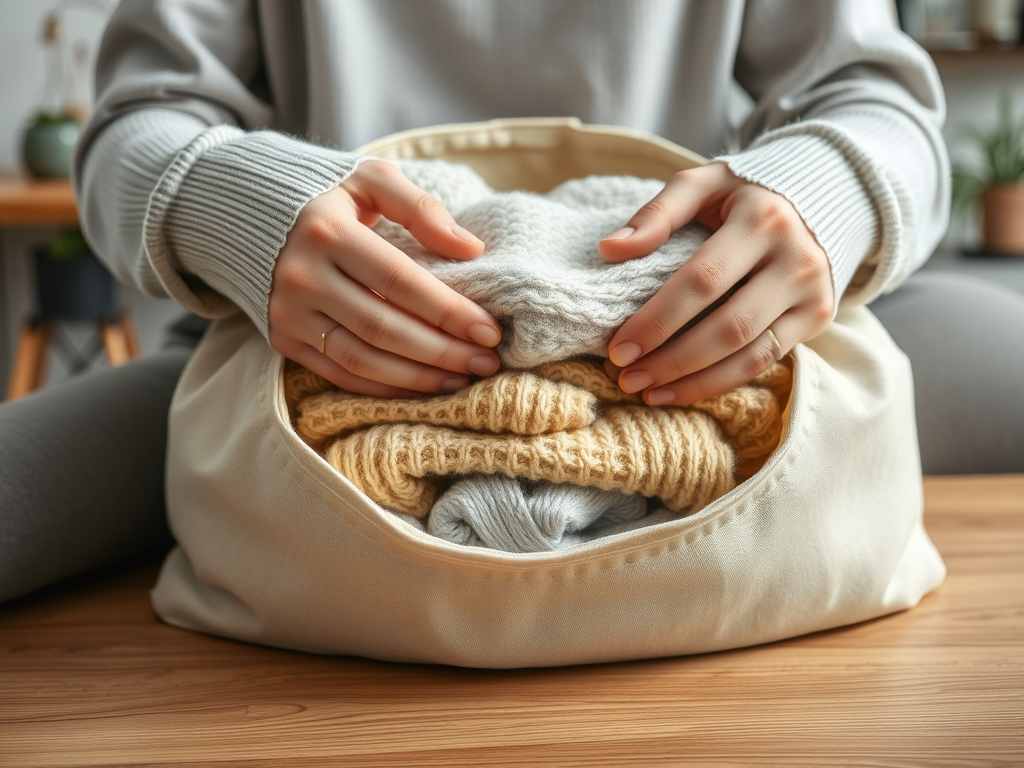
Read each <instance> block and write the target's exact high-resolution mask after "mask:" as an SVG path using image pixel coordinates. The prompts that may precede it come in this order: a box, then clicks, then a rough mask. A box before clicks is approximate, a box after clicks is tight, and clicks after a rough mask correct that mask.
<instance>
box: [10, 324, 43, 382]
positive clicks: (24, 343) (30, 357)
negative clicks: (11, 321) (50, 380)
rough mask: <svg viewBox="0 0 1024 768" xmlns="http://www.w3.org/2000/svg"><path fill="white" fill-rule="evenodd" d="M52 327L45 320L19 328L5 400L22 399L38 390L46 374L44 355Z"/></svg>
mask: <svg viewBox="0 0 1024 768" xmlns="http://www.w3.org/2000/svg"><path fill="white" fill-rule="evenodd" d="M52 333H53V326H52V325H51V324H50V322H49V321H46V320H32V321H29V322H27V323H25V325H23V326H22V327H21V335H20V336H19V338H18V352H17V354H16V356H15V359H14V368H13V369H12V370H11V378H10V380H9V381H8V383H7V399H8V400H14V399H15V398H18V397H24V396H25V395H27V394H28V393H29V392H31V391H33V390H35V389H39V387H41V386H42V384H43V377H44V376H45V374H46V353H47V349H48V348H49V345H50V335H51V334H52Z"/></svg>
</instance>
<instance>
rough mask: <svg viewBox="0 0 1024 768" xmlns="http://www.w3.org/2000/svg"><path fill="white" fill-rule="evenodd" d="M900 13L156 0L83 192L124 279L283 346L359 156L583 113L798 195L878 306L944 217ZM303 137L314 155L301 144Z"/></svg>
mask: <svg viewBox="0 0 1024 768" xmlns="http://www.w3.org/2000/svg"><path fill="white" fill-rule="evenodd" d="M890 5H891V3H890V2H889V0H833V1H831V2H828V1H827V0H815V2H806V0H748V1H746V2H745V1H744V0H716V2H704V1H702V0H632V1H630V2H627V1H625V0H515V2H501V0H302V2H284V1H283V0H253V1H246V0H208V1H207V2H204V3H201V4H198V3H193V2H186V0H148V1H143V0H139V1H137V2H124V3H122V4H121V6H120V7H119V8H118V10H117V12H116V13H115V14H114V17H113V19H112V21H111V24H110V27H109V29H108V30H107V32H106V34H105V36H104V39H103V45H102V49H101V52H100V58H99V64H98V72H97V82H98V95H99V103H98V108H97V110H96V113H95V115H94V118H93V120H92V122H91V124H90V126H89V128H88V130H87V131H86V134H85V136H84V139H83V141H82V142H81V144H80V150H79V156H78V161H77V164H76V174H75V181H76V185H77V189H78V194H79V198H80V201H81V208H82V213H83V222H84V228H85V231H86V235H87V237H88V238H89V240H90V242H91V243H92V244H93V245H94V247H95V248H96V249H97V251H98V252H99V253H100V255H101V257H102V258H103V259H104V260H105V261H106V262H107V263H108V264H109V265H110V266H111V268H112V269H113V270H114V271H115V273H117V274H118V275H119V276H120V277H121V278H122V279H123V280H126V281H131V282H135V283H136V284H138V285H139V286H141V287H142V288H143V289H144V290H145V291H147V292H149V293H151V294H154V295H170V296H172V297H173V298H175V299H177V300H178V301H179V302H180V303H182V304H183V305H185V306H186V307H189V308H190V309H193V310H195V311H197V312H200V313H202V314H205V315H209V316H220V315H224V314H227V313H230V312H233V311H236V307H240V308H241V309H242V310H244V311H245V312H246V313H247V314H248V315H249V316H250V317H251V318H252V319H253V321H254V322H255V323H256V325H257V326H258V327H259V328H260V329H262V330H263V332H264V333H265V332H266V326H267V314H266V305H267V299H268V296H269V292H270V288H271V278H272V271H273V266H274V260H275V258H276V256H277V253H278V251H279V250H280V248H281V246H282V245H283V243H284V240H285V237H286V236H287V233H288V231H289V229H290V227H291V226H292V224H293V223H294V220H295V218H296V216H297V215H298V212H299V211H300V210H301V208H302V206H303V205H304V204H305V203H306V202H307V201H309V200H310V199H312V198H313V197H315V196H317V195H319V194H321V193H323V192H324V191H326V190H327V189H330V188H331V187H332V186H334V185H335V184H337V183H338V182H339V181H340V180H341V179H343V178H344V177H345V176H346V175H347V174H348V173H350V172H351V170H352V168H353V167H354V165H355V163H356V161H357V158H356V157H355V156H354V155H353V154H351V153H350V152H347V151H345V150H350V149H351V148H353V147H356V146H358V145H360V144H362V143H364V142H366V141H368V140H370V139H373V138H376V137H379V136H381V135H384V134H387V133H391V132H394V131H397V130H402V129H406V128H411V127H417V126H423V125H430V124H436V123H446V122H459V121H471V120H482V119H488V118H493V117H515V116H545V115H575V116H577V117H580V118H581V119H583V120H584V121H586V122H593V123H605V124H618V125H624V126H628V127H631V128H636V129H640V130H646V131H649V132H651V133H655V134H658V135H661V136H664V137H666V138H668V139H671V140H673V141H675V142H677V143H679V144H682V145H684V146H687V147H689V148H691V149H694V150H696V151H698V152H700V153H702V154H705V155H707V156H716V155H720V154H721V153H722V152H724V151H725V149H726V137H727V135H728V133H729V126H728V124H727V114H726V108H727V92H728V90H729V88H730V87H731V84H732V83H733V81H735V82H736V83H738V84H739V86H740V87H741V88H742V89H744V90H745V91H746V92H747V93H748V94H749V95H750V96H751V98H752V99H753V101H754V108H753V111H752V112H751V114H750V116H749V117H748V118H747V119H746V121H745V123H744V124H743V125H742V126H741V127H740V130H739V135H738V138H739V142H740V144H741V146H742V147H744V149H743V150H742V151H740V152H738V153H734V154H730V155H727V156H725V157H724V158H723V159H724V160H725V161H726V162H728V164H729V165H730V167H731V168H732V169H733V171H734V172H736V173H737V174H739V175H741V176H743V177H745V178H747V179H749V180H751V181H754V182H756V183H759V184H762V185H764V186H766V187H768V188H770V189H773V190H775V191H777V192H779V193H781V194H782V195H784V196H786V197H787V198H788V199H790V200H791V201H792V202H793V203H794V204H795V206H796V208H797V210H799V211H800V213H801V215H802V216H803V218H804V219H805V221H806V222H807V224H808V225H809V227H810V228H811V230H812V231H813V232H814V233H815V235H816V237H817V238H818V240H819V242H821V244H822V245H823V247H824V249H825V251H826V253H827V254H828V256H829V259H830V261H831V265H832V273H833V280H834V284H835V286H836V290H837V294H842V293H844V291H845V294H846V298H847V299H848V300H856V301H867V300H870V299H871V298H873V297H874V296H876V295H878V294H879V293H881V292H884V291H888V290H891V289H892V288H893V287H895V286H896V285H897V284H899V282H901V281H902V280H903V279H904V278H905V277H906V276H907V275H908V274H909V273H910V272H911V271H912V270H913V269H915V268H916V267H917V266H919V265H920V264H921V263H922V262H923V261H924V260H925V259H926V258H927V255H928V254H929V253H930V251H931V250H932V248H933V247H934V244H935V243H936V242H937V240H938V238H939V237H940V235H941V233H942V231H943V229H944V227H945V222H946V216H947V204H946V198H947V186H948V185H947V161H946V156H945V151H944V147H943V143H942V139H941V137H940V134H939V128H940V125H941V122H942V119H943V112H944V104H943V99H942V93H941V89H940V86H939V82H938V78H937V76H936V73H935V71H934V68H933V67H932V65H931V63H930V60H929V59H928V57H927V55H926V54H925V53H924V52H923V51H922V50H921V49H920V48H918V47H917V46H916V45H915V44H914V43H913V42H911V41H910V40H909V39H908V38H906V37H905V36H903V35H902V34H901V33H899V32H898V31H897V30H896V28H895V26H894V24H893V21H892V18H891V11H890ZM296 137H298V138H296Z"/></svg>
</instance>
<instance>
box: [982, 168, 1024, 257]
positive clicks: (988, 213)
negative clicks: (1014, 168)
mask: <svg viewBox="0 0 1024 768" xmlns="http://www.w3.org/2000/svg"><path fill="white" fill-rule="evenodd" d="M981 239H982V249H983V250H985V251H987V252H988V253H1005V254H1007V255H1011V256H1020V255H1024V184H1001V185H1000V186H998V187H989V188H988V189H986V190H985V191H984V192H983V193H982V195H981Z"/></svg>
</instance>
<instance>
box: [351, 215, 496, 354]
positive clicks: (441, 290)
mask: <svg viewBox="0 0 1024 768" xmlns="http://www.w3.org/2000/svg"><path fill="white" fill-rule="evenodd" d="M342 237H343V240H342V242H341V243H339V244H338V245H337V246H336V248H337V249H339V250H344V252H345V253H346V259H345V262H344V264H339V265H338V266H339V268H340V269H341V270H342V271H343V272H344V273H345V274H346V275H348V276H349V277H350V278H351V279H352V280H354V281H355V282H356V283H359V284H360V285H363V286H365V287H366V288H368V289H370V290H371V291H373V292H374V293H376V294H377V295H378V296H381V297H382V298H384V299H386V300H387V301H389V302H391V303H392V304H394V305H396V306H398V307H401V308H402V309H404V310H405V311H406V312H409V313H410V314H413V315H416V316H417V317H419V318H422V319H423V320H425V321H426V322H427V323H430V324H431V325H433V326H435V327H438V328H441V329H442V330H444V331H446V332H447V333H449V334H451V335H452V336H455V337H457V338H460V339H466V340H469V341H473V342H476V343H477V344H480V345H481V346H484V347H493V346H495V345H496V344H497V343H498V342H499V341H501V326H500V325H498V322H497V320H495V319H494V318H493V317H491V315H490V314H488V313H487V312H486V311H484V310H483V309H482V308H481V307H479V306H477V305H476V304H474V303H473V302H472V301H470V300H469V299H467V298H466V297H465V296H463V295H461V294H460V293H458V292H457V291H455V290H453V289H452V288H449V287H448V286H447V285H445V284H444V283H442V282H441V281H440V280H438V279H437V278H436V277H434V275H432V274H430V272H428V271H427V270H426V269H424V268H423V267H421V266H420V265H419V264H417V263H416V262H414V261H413V260H412V259H410V258H409V257H408V256H406V255H405V254H404V253H403V252H402V251H400V250H399V249H398V248H396V247H395V246H393V245H391V243H389V242H387V241H386V240H384V239H383V238H382V237H380V236H379V235H378V234H377V233H375V232H373V231H372V230H370V229H367V228H366V227H362V226H354V227H351V228H349V230H348V231H346V232H344V233H343V235H342Z"/></svg>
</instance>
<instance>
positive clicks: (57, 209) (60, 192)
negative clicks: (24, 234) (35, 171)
mask: <svg viewBox="0 0 1024 768" xmlns="http://www.w3.org/2000/svg"><path fill="white" fill-rule="evenodd" d="M77 224H78V205H77V204H76V203H75V193H74V190H73V189H72V188H71V182H70V181H68V180H67V179H54V180H52V181H51V180H47V181H37V180H33V179H23V178H0V227H12V226H37V225H44V226H45V225H66V226H77Z"/></svg>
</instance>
